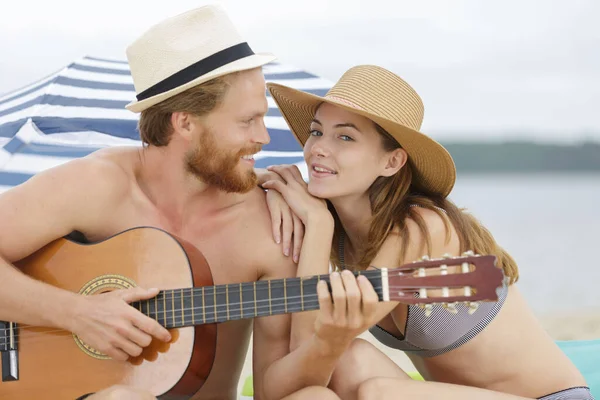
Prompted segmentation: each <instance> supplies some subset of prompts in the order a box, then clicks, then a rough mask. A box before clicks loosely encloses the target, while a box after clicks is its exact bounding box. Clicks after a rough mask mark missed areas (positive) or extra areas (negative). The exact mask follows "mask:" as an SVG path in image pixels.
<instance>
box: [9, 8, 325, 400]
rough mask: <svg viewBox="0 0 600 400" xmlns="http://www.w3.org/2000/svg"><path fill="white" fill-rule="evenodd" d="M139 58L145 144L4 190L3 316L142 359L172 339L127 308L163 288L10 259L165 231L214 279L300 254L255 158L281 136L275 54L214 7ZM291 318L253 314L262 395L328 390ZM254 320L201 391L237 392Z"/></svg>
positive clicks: (239, 275)
mask: <svg viewBox="0 0 600 400" xmlns="http://www.w3.org/2000/svg"><path fill="white" fill-rule="evenodd" d="M127 55H128V59H129V64H130V67H131V73H132V76H133V79H134V83H135V87H136V92H137V96H136V97H137V101H135V102H133V103H130V104H129V105H128V106H127V108H128V109H129V110H131V111H134V112H142V114H141V117H140V122H139V129H140V135H141V138H142V140H143V141H144V142H145V143H146V146H144V148H143V149H134V148H126V149H122V148H111V149H105V150H101V151H98V152H96V153H94V154H92V155H90V156H88V157H85V158H81V159H77V160H74V161H72V162H69V163H67V164H64V165H62V166H59V167H56V168H54V169H51V170H47V171H45V172H42V173H40V174H38V175H36V176H35V177H33V178H31V179H30V180H28V181H27V182H26V183H24V184H22V185H20V186H18V187H16V188H14V189H12V190H10V191H8V192H6V193H4V194H3V195H2V196H1V197H0V221H2V223H1V224H0V305H2V307H0V320H6V321H15V322H19V323H23V324H30V325H42V326H53V327H58V328H61V329H66V330H68V331H71V332H74V333H76V334H77V335H78V336H79V337H80V338H81V339H82V340H83V341H84V342H86V343H87V344H89V345H90V346H92V347H94V348H96V349H98V350H99V351H101V352H103V353H105V354H107V355H109V356H111V357H113V358H116V359H119V360H126V359H127V358H128V357H129V356H135V355H138V354H139V353H140V352H141V350H142V348H143V347H144V346H147V345H148V344H149V343H150V340H151V339H152V337H154V338H157V339H159V340H164V341H168V340H170V335H169V332H168V331H167V330H165V329H164V328H163V327H161V326H160V325H159V324H158V323H157V322H156V321H154V320H152V319H150V318H148V317H146V316H144V315H142V314H141V313H139V312H137V311H136V310H135V309H133V307H130V306H129V305H128V303H129V302H131V301H135V300H138V299H147V298H152V297H154V296H155V295H156V293H157V292H156V291H152V290H148V289H142V288H136V289H132V290H128V291H119V292H113V293H109V294H101V295H96V296H90V297H87V298H86V297H83V296H79V295H77V294H75V293H71V292H67V291H64V290H61V289H58V288H56V287H53V286H50V285H47V284H45V283H42V282H39V281H35V280H33V279H31V278H29V277H27V276H25V275H24V274H22V273H20V272H19V271H18V270H17V269H16V268H15V267H14V266H13V265H12V264H11V263H12V262H15V261H17V260H20V259H22V258H24V257H25V256H27V255H29V254H31V253H33V252H34V251H36V250H37V249H39V248H41V247H43V246H44V245H45V244H47V243H49V242H51V241H52V240H55V239H57V238H60V237H63V236H65V235H68V234H70V233H72V232H78V233H81V234H83V236H84V237H85V239H86V240H88V241H92V242H95V241H100V240H103V239H106V238H108V237H110V236H112V235H114V234H117V233H119V232H121V231H124V230H126V229H129V228H132V227H136V226H154V227H159V228H162V229H164V230H166V231H168V232H170V233H173V234H175V235H177V236H179V237H181V238H183V239H184V240H186V241H188V242H190V243H191V244H193V245H195V246H196V247H198V248H199V249H200V250H201V251H202V252H203V253H204V255H205V257H206V258H207V260H208V262H209V264H210V266H211V271H212V274H213V278H214V282H215V284H223V283H237V282H248V281H256V280H264V279H272V278H282V277H292V276H295V264H294V262H293V260H292V259H291V257H285V256H284V255H283V254H282V251H281V250H280V248H279V246H278V245H277V244H275V242H274V241H273V240H272V239H271V237H272V236H271V220H270V217H269V213H268V209H267V206H266V202H265V195H264V192H263V191H262V190H260V189H258V188H257V186H256V177H255V174H254V171H253V165H254V163H253V158H252V156H253V155H254V154H256V153H257V152H258V151H259V150H260V149H261V146H262V145H264V144H266V143H268V142H269V136H268V133H267V130H266V128H265V126H264V123H263V117H264V115H265V114H266V113H267V110H268V105H267V100H266V96H265V81H264V77H263V75H262V72H261V69H260V67H261V66H262V65H264V64H266V63H268V62H270V61H271V60H273V59H274V57H273V56H270V55H257V54H254V53H253V52H252V50H250V48H249V46H248V45H247V44H246V43H245V42H244V41H243V40H242V39H241V38H240V37H239V35H238V33H237V32H236V30H235V28H234V27H233V26H232V24H231V22H230V21H229V20H228V18H227V16H226V15H225V14H224V13H223V12H222V11H221V10H220V9H219V8H216V7H212V6H209V7H202V8H200V9H196V10H192V11H190V12H187V13H184V14H181V15H178V16H176V17H173V18H169V19H167V20H165V21H163V22H161V23H160V24H158V25H156V26H154V27H152V28H151V29H150V30H149V31H148V32H146V33H145V34H144V35H143V36H142V37H140V38H139V39H138V40H136V41H135V42H134V43H133V44H132V45H131V46H130V47H129V48H128V50H127ZM58 187H60V190H57V188H58ZM289 318H290V317H289V315H281V316H273V317H267V318H257V319H256V320H255V321H254V355H253V358H254V382H255V392H256V398H278V399H280V398H283V397H284V396H287V395H288V394H290V393H292V392H294V391H297V390H299V389H301V388H303V387H305V386H309V385H324V384H326V381H327V379H328V376H329V374H330V372H331V370H332V368H333V365H327V363H323V359H322V357H321V356H322V351H321V350H320V348H319V346H318V345H316V344H315V343H307V345H305V346H302V347H300V348H299V349H297V350H295V351H294V352H293V353H291V354H288V353H289V329H290V328H289V324H290V321H289ZM252 326H253V325H252V320H242V321H234V322H227V323H223V324H220V326H219V329H218V338H217V351H216V356H215V362H214V365H213V369H212V371H211V374H210V377H209V378H208V380H207V381H206V383H205V384H204V386H203V387H202V389H201V390H200V392H199V393H198V397H197V398H200V399H234V398H236V388H237V383H238V380H239V377H240V371H241V368H242V365H243V362H244V357H245V354H246V349H247V345H248V341H249V337H250V333H251V329H252ZM321 348H322V346H321ZM323 365H325V367H326V368H325V369H323V370H320V369H319V368H320V367H321V366H323ZM308 366H313V368H312V369H311V368H308ZM314 366H316V369H315V368H314ZM315 371H317V372H316V374H315ZM127 390H128V389H127V388H122V387H119V388H117V389H116V390H114V389H109V390H108V391H107V393H108V396H109V397H110V396H111V394H110V393H111V392H112V393H113V395H114V393H117V392H118V393H123V392H125V393H128V392H127ZM136 392H139V390H138V389H135V390H133V389H132V391H131V393H130V394H131V397H130V398H133V396H134V394H135V393H136ZM82 395H83V393H82ZM96 396H99V394H97V395H96ZM96 396H92V397H96Z"/></svg>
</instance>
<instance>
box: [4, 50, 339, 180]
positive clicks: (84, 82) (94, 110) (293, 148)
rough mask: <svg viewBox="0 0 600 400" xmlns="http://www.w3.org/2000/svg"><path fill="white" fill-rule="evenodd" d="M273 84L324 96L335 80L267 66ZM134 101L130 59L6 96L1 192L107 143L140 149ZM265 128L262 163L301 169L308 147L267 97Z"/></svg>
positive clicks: (89, 62) (91, 66)
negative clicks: (266, 136)
mask: <svg viewBox="0 0 600 400" xmlns="http://www.w3.org/2000/svg"><path fill="white" fill-rule="evenodd" d="M264 73H265V78H266V80H267V81H269V82H276V83H281V84H283V85H287V86H291V87H294V88H296V89H301V90H305V91H308V92H311V93H315V94H319V95H324V94H325V93H326V92H327V90H329V88H330V87H331V85H332V84H331V82H329V81H327V80H325V79H322V78H319V77H318V76H315V75H313V74H310V73H308V72H305V71H301V70H298V69H297V68H294V67H292V66H289V65H285V64H279V63H272V64H268V65H266V66H265V67H264ZM134 98H135V91H134V87H133V80H132V78H131V75H130V72H129V67H128V65H127V62H125V61H115V60H105V59H99V58H94V57H84V58H82V59H80V60H77V61H75V62H73V63H72V64H70V65H69V66H67V67H65V68H63V69H62V70H60V71H58V72H56V73H53V74H51V75H49V76H47V77H45V78H43V79H41V80H39V81H37V82H34V83H32V84H30V85H28V86H26V87H24V88H21V89H19V90H16V91H14V92H11V93H8V94H6V95H4V96H2V97H0V192H2V191H5V190H7V189H10V188H11V187H14V186H15V185H18V184H20V183H22V182H24V181H26V180H27V179H29V178H30V177H31V176H33V175H34V174H36V173H38V172H40V171H43V170H45V169H48V168H51V167H54V166H56V165H59V164H62V163H64V162H67V161H69V160H72V159H74V158H77V157H82V156H85V155H87V154H89V153H91V152H93V151H95V150H97V149H100V148H102V147H106V146H117V145H121V146H122V145H132V146H140V145H141V142H140V141H139V135H138V132H137V130H136V126H137V120H138V117H139V115H138V114H135V113H132V112H130V111H128V110H126V109H125V105H126V104H128V103H129V102H130V101H131V100H133V99H134ZM267 100H268V102H269V112H268V114H267V116H266V117H265V124H266V126H267V129H268V130H269V133H270V135H271V143H269V144H268V145H267V146H265V147H264V148H263V151H262V152H261V153H259V154H258V155H257V156H256V161H257V162H256V165H257V166H259V167H264V166H267V165H272V164H279V163H287V164H298V165H299V166H300V167H301V170H303V172H305V171H306V168H305V165H304V163H303V161H302V149H301V148H300V146H299V144H298V143H297V142H296V140H295V139H294V138H293V136H292V134H291V132H290V131H289V128H288V126H287V124H286V123H285V121H284V119H283V117H282V116H281V114H280V113H279V110H278V109H277V106H276V105H275V103H274V101H273V99H272V98H271V97H270V96H269V97H268V98H267Z"/></svg>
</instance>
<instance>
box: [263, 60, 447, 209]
mask: <svg viewBox="0 0 600 400" xmlns="http://www.w3.org/2000/svg"><path fill="white" fill-rule="evenodd" d="M267 88H268V90H269V93H270V94H271V96H272V97H273V99H274V100H275V103H276V104H277V106H278V107H279V110H280V111H281V114H282V115H283V118H284V119H285V121H286V122H287V124H288V126H289V127H290V130H291V131H292V133H293V134H294V136H295V137H296V139H297V140H298V141H299V142H300V144H301V145H302V146H303V147H304V144H305V143H306V141H307V140H308V137H309V136H310V124H311V121H312V119H313V118H314V115H315V112H316V110H317V108H318V107H319V106H320V105H321V104H322V103H329V104H333V105H335V106H338V107H341V108H343V109H346V110H348V111H350V112H353V113H355V114H358V115H361V116H363V117H366V118H368V119H370V120H372V121H373V122H375V123H376V124H378V125H379V126H381V127H382V128H383V129H385V130H386V131H387V132H388V133H389V134H390V135H391V136H392V137H393V138H394V139H395V140H396V141H397V142H398V143H399V144H400V146H402V148H403V149H405V150H406V153H407V154H408V162H409V163H410V165H411V167H412V170H413V181H412V183H413V185H414V186H415V187H416V188H418V189H419V190H422V191H424V192H426V193H431V194H437V195H440V196H443V197H446V196H447V195H448V194H449V193H450V191H451V190H452V188H453V187H454V183H455V181H456V167H455V165H454V161H453V160H452V157H451V156H450V153H448V151H447V150H446V149H445V148H444V147H443V146H442V145H441V144H439V143H438V142H437V141H435V140H434V139H432V138H430V137H429V136H427V135H425V134H424V133H421V132H420V129H421V124H422V122H423V114H424V107H423V102H422V101H421V98H420V97H419V95H418V94H417V92H415V90H414V89H413V88H412V87H411V86H410V85H409V84H408V83H406V82H405V81H404V80H403V79H402V78H400V77H399V76H397V75H396V74H394V73H392V72H390V71H388V70H386V69H384V68H381V67H377V66H374V65H359V66H356V67H353V68H351V69H349V70H348V71H347V72H346V73H344V75H343V76H342V77H341V78H340V80H339V81H338V82H337V83H336V84H335V85H334V86H333V87H332V88H331V89H330V90H329V91H328V92H327V94H326V95H325V96H317V95H314V94H311V93H306V92H303V91H301V90H297V89H294V88H291V87H288V86H284V85H280V84H275V83H270V82H268V83H267Z"/></svg>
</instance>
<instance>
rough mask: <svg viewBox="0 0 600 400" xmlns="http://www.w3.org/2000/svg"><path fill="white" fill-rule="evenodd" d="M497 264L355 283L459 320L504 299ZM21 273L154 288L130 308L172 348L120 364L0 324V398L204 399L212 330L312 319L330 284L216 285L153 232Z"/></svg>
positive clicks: (94, 289) (63, 249)
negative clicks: (463, 311) (292, 317)
mask: <svg viewBox="0 0 600 400" xmlns="http://www.w3.org/2000/svg"><path fill="white" fill-rule="evenodd" d="M495 260H496V257H495V256H492V255H486V256H479V255H474V254H473V253H470V254H469V253H465V254H464V255H463V256H460V257H444V258H440V259H432V260H429V259H422V260H421V261H419V262H413V263H409V264H405V265H402V266H400V267H398V268H394V269H387V268H382V269H375V270H372V271H361V272H357V273H355V274H358V273H360V274H361V275H363V276H364V277H366V278H367V279H369V281H370V282H371V284H372V285H373V288H374V289H375V291H376V292H377V295H378V298H379V300H380V301H390V300H392V301H400V302H402V303H406V304H421V305H422V306H423V307H424V308H425V315H428V313H429V312H430V311H431V307H432V304H436V303H438V304H439V303H441V304H444V305H445V306H446V308H447V309H448V310H449V311H452V310H454V312H457V311H456V309H455V308H454V305H455V304H457V302H466V304H468V307H469V312H472V311H474V310H476V309H477V303H476V302H477V301H481V300H483V301H496V300H497V299H498V295H497V291H496V289H497V288H498V287H501V286H502V282H503V279H504V274H503V272H502V270H501V269H500V268H498V267H496V265H495ZM15 264H16V265H17V266H18V267H19V268H20V269H21V270H22V271H23V272H24V273H25V274H27V275H29V276H31V277H33V278H35V279H38V280H40V281H43V282H46V283H48V284H50V285H53V286H56V287H60V288H63V289H66V290H69V291H72V292H75V293H80V294H82V295H85V296H94V295H98V294H101V293H104V292H107V291H111V290H116V289H126V288H130V287H134V286H142V287H144V288H153V287H157V288H159V289H160V293H159V294H158V295H157V296H156V297H154V298H152V299H148V300H143V301H139V302H133V303H132V304H131V306H132V307H136V308H138V309H139V311H140V312H142V313H143V314H145V315H147V316H149V317H150V318H153V319H155V320H156V321H158V322H159V323H160V324H162V325H163V326H165V327H167V328H173V329H171V334H172V340H171V342H170V343H163V342H161V341H157V340H155V341H153V342H152V343H151V344H150V346H148V347H146V348H145V349H144V351H143V353H142V354H141V355H140V356H138V357H135V358H130V359H129V360H128V361H115V360H112V359H110V358H108V357H106V356H105V355H103V354H101V353H99V352H98V351H96V350H95V349H92V348H90V347H89V346H88V345H87V344H86V343H83V342H82V341H81V340H80V339H79V338H78V337H77V336H75V335H73V334H72V333H70V332H66V331H64V330H60V329H56V328H51V327H33V326H28V325H18V324H17V325H16V326H15V325H14V324H13V323H11V322H10V321H9V322H6V321H0V356H1V357H0V360H1V365H0V367H1V368H0V369H1V370H2V380H1V381H0V399H48V400H53V399H61V400H62V399H67V400H75V399H78V398H79V397H81V396H83V395H85V394H88V393H94V392H98V391H100V390H102V389H105V388H107V387H110V386H112V385H116V384H122V385H128V386H133V387H138V388H141V389H145V390H149V391H150V392H151V393H153V394H154V395H155V396H157V397H160V398H161V399H166V400H180V399H190V398H194V397H199V396H196V394H197V393H198V391H199V390H200V388H201V387H202V386H203V384H204V382H205V381H206V379H207V378H208V375H209V374H210V372H211V369H212V366H213V362H214V358H215V353H216V344H217V324H216V323H219V322H226V321H231V320H236V319H248V318H256V317H263V316H269V315H276V314H283V313H294V312H303V311H311V310H316V309H318V308H319V303H318V300H317V297H318V296H317V282H318V281H319V280H325V281H328V279H329V275H318V276H311V277H295V278H286V279H274V280H268V281H265V280H263V281H257V282H238V283H227V284H221V285H214V283H213V280H212V275H211V271H210V267H209V265H208V263H207V262H206V260H205V258H204V256H203V255H202V253H200V251H199V250H198V249H196V248H195V247H193V246H192V245H190V244H188V243H187V242H185V241H183V240H180V239H178V238H176V237H174V236H172V235H170V234H168V233H166V232H164V231H162V230H160V229H156V228H147V227H140V228H134V229H130V230H127V231H124V232H122V233H119V234H117V235H115V236H113V237H111V238H109V239H106V240H104V241H102V242H98V243H93V244H78V243H76V242H72V241H69V240H66V239H58V240H56V241H54V242H52V243H50V244H48V245H47V246H45V247H43V248H42V249H40V250H39V251H37V252H35V253H34V254H32V255H31V256H29V257H27V258H25V259H23V260H20V261H18V262H17V263H15ZM449 267H452V268H449ZM173 289H177V290H173Z"/></svg>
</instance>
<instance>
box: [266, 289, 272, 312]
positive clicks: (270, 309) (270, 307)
mask: <svg viewBox="0 0 600 400" xmlns="http://www.w3.org/2000/svg"><path fill="white" fill-rule="evenodd" d="M267 282H269V314H270V315H272V314H273V307H272V305H271V281H267Z"/></svg>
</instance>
